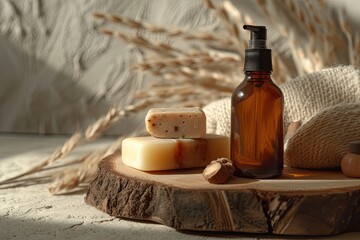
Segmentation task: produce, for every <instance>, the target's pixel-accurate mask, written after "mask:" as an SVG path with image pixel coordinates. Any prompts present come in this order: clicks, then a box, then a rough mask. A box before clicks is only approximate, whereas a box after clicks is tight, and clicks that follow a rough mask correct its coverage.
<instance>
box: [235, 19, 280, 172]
mask: <svg viewBox="0 0 360 240" xmlns="http://www.w3.org/2000/svg"><path fill="white" fill-rule="evenodd" d="M244 28H245V29H248V30H250V31H252V34H251V40H250V48H249V49H247V50H246V54H245V55H246V57H245V68H244V69H245V79H244V81H243V82H242V83H241V84H240V85H239V86H238V87H237V88H236V89H235V91H234V93H233V95H232V102H231V159H232V161H233V163H234V165H235V167H236V172H235V175H237V176H242V177H251V178H272V177H276V176H279V175H281V173H282V169H283V151H284V150H283V148H284V147H283V146H284V145H283V94H282V92H281V90H280V89H279V88H278V87H277V86H276V85H275V84H274V82H273V81H272V80H271V78H270V74H271V71H272V64H271V51H270V49H267V48H266V28H265V27H260V26H248V25H246V26H244ZM264 31H265V34H264ZM257 41H261V42H260V43H259V42H257Z"/></svg>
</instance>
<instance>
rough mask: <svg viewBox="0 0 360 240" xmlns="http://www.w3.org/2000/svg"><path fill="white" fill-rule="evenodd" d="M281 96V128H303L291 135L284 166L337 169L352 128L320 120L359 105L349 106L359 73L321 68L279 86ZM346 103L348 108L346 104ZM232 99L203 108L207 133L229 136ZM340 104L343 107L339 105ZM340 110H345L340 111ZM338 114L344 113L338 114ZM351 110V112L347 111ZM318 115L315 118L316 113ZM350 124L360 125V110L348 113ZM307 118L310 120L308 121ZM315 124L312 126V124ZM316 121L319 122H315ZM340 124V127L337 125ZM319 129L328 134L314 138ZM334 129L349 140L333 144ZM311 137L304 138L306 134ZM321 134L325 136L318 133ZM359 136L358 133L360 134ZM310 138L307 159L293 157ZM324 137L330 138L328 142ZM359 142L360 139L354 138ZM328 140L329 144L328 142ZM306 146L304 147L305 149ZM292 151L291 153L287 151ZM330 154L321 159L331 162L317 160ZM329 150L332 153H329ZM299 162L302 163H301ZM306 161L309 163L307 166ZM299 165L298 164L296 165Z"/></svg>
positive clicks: (356, 96) (359, 85) (359, 97)
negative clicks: (282, 110) (329, 157)
mask: <svg viewBox="0 0 360 240" xmlns="http://www.w3.org/2000/svg"><path fill="white" fill-rule="evenodd" d="M280 88H281V90H282V91H283V93H284V103H285V104H284V126H285V128H284V129H287V127H288V126H289V124H290V123H291V122H295V121H300V122H301V123H302V126H301V128H300V129H306V132H304V131H305V130H301V131H300V129H299V131H298V133H296V134H295V135H294V136H293V139H292V140H291V141H289V142H288V144H287V150H286V156H287V157H288V159H289V160H287V161H286V163H287V165H290V166H297V167H304V168H328V167H335V166H339V161H340V160H339V158H340V155H341V154H342V153H343V152H344V149H345V147H346V145H347V144H348V140H349V139H352V138H354V137H355V136H354V135H353V133H352V131H354V129H350V128H347V126H346V122H345V120H343V119H339V118H336V119H330V118H331V117H330V115H328V114H325V116H326V118H324V117H323V115H324V113H323V112H322V111H323V110H324V111H325V112H326V111H330V112H331V113H333V112H332V110H331V109H332V108H331V107H333V106H335V107H334V108H335V110H334V111H340V112H339V113H336V116H340V115H342V114H343V115H344V116H345V115H346V114H347V112H346V111H348V108H350V109H352V108H354V107H356V106H358V105H356V104H355V105H353V104H351V103H356V102H360V72H359V71H358V70H356V69H355V68H354V67H352V66H339V67H335V68H328V69H324V70H322V71H319V72H315V73H312V74H308V75H306V76H303V77H298V78H295V79H293V80H291V81H288V82H286V83H284V84H282V85H281V86H280ZM346 103H349V105H346ZM230 104H231V99H230V98H225V99H221V100H218V101H215V102H212V103H210V104H208V105H207V106H205V107H204V112H205V114H206V117H207V122H206V124H207V132H209V133H216V134H221V135H226V136H230V115H231V107H230ZM338 104H342V105H338ZM342 107H344V109H343V110H341V109H342ZM341 111H344V112H343V113H341ZM349 111H350V110H349ZM320 112H321V115H320V116H318V117H316V116H317V114H318V113H319V114H320ZM348 116H349V118H350V119H349V121H353V122H354V124H355V125H356V126H359V125H360V120H359V119H360V110H359V112H357V111H353V110H351V114H348ZM310 119H313V120H312V121H311V122H310V121H309V120H310ZM314 121H315V123H314ZM318 121H319V122H318ZM331 121H338V122H336V124H328V122H331ZM337 123H343V124H337ZM319 126H321V127H322V128H325V130H324V131H328V134H325V135H324V136H323V135H322V136H318V135H316V134H317V133H318V132H319V131H318V130H319V129H318V128H319ZM333 126H336V127H337V129H336V132H337V131H342V132H343V133H342V135H341V136H343V135H344V134H345V135H346V134H349V136H348V138H347V137H346V136H345V137H343V138H339V139H338V141H337V142H336V144H335V145H334V144H333V143H334V141H333V140H332V139H331V137H330V136H333V137H335V136H336V134H335V133H334V129H333V128H332V127H333ZM310 132H313V134H311V135H309V136H307V134H308V133H310ZM321 134H324V133H323V132H321ZM359 134H360V133H359ZM319 137H321V138H323V137H325V139H323V140H322V142H321V144H317V140H316V139H317V138H319ZM309 138H314V139H312V141H313V142H312V144H313V147H311V151H310V150H307V152H308V155H306V156H307V157H309V156H310V155H311V156H313V157H311V158H310V157H309V158H308V159H307V158H303V157H305V156H304V155H300V156H301V158H298V157H295V156H294V154H298V152H297V151H296V149H302V150H303V151H305V150H304V149H306V147H307V144H306V142H307V141H309ZM326 138H328V139H329V142H327V140H326ZM357 139H360V136H357ZM330 141H332V142H331V143H330ZM326 144H330V145H331V147H332V149H329V148H327V147H325V146H323V145H326ZM304 146H305V148H304ZM290 149H291V151H290ZM325 149H326V151H329V154H326V155H324V158H325V157H327V156H328V155H331V154H334V158H336V159H332V160H330V159H329V160H328V161H326V159H319V158H320V154H319V153H321V152H323V151H325ZM330 150H331V151H330ZM314 159H318V160H317V161H318V164H313V163H312V161H314ZM301 161H302V162H301ZM308 161H309V164H308V163H307V162H308ZM299 162H301V164H300V163H299Z"/></svg>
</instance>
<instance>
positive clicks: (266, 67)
mask: <svg viewBox="0 0 360 240" xmlns="http://www.w3.org/2000/svg"><path fill="white" fill-rule="evenodd" d="M244 29H245V30H248V31H250V40H249V48H247V49H246V50H245V65H244V71H272V62H271V50H270V49H268V48H267V47H266V39H267V30H266V27H265V26H253V25H244Z"/></svg>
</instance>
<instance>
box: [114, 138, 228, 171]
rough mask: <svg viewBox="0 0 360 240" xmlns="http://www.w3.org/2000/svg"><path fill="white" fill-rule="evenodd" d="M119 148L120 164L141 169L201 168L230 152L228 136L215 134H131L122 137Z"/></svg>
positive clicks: (225, 156) (226, 156) (226, 155)
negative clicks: (176, 136)
mask: <svg viewBox="0 0 360 240" xmlns="http://www.w3.org/2000/svg"><path fill="white" fill-rule="evenodd" d="M121 148H122V150H121V153H122V156H121V158H122V161H123V163H124V164H125V165H127V166H129V167H132V168H136V169H139V170H142V171H160V170H172V169H181V168H193V167H204V166H206V165H208V164H209V163H210V162H211V161H212V160H215V159H218V158H222V157H224V158H229V155H230V145H229V138H228V137H226V136H221V135H216V134H206V135H205V136H204V138H199V139H189V138H186V139H162V138H155V137H152V136H146V137H132V138H126V139H124V141H123V142H122V146H121Z"/></svg>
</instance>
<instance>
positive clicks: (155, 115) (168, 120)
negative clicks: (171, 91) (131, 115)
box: [145, 107, 206, 138]
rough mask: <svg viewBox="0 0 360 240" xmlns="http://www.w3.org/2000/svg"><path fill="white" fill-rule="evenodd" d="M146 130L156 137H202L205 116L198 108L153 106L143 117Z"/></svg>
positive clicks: (204, 130) (203, 134)
mask: <svg viewBox="0 0 360 240" xmlns="http://www.w3.org/2000/svg"><path fill="white" fill-rule="evenodd" d="M145 126H146V130H147V131H148V132H149V133H150V135H152V136H154V137H158V138H202V137H203V136H205V133H206V116H205V113H204V112H203V111H202V110H201V109H200V108H199V107H194V108H153V109H150V110H149V112H148V113H147V115H146V117H145Z"/></svg>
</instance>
